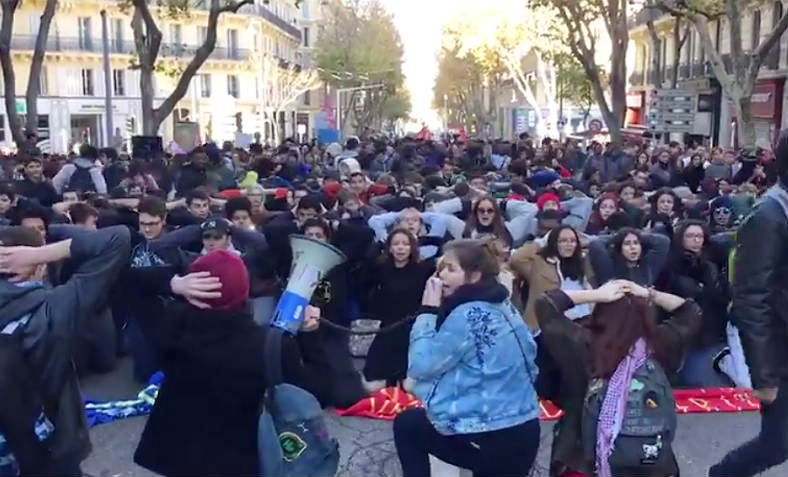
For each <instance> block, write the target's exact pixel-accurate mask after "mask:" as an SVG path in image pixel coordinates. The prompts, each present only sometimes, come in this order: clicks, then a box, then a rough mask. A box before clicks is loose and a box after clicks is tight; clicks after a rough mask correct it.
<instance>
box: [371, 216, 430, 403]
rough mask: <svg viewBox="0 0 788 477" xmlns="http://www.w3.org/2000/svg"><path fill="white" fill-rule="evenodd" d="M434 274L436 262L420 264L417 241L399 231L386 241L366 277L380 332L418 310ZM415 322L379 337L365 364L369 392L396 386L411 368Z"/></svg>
mask: <svg viewBox="0 0 788 477" xmlns="http://www.w3.org/2000/svg"><path fill="white" fill-rule="evenodd" d="M434 271H435V260H426V261H420V260H419V248H418V242H417V241H416V237H415V236H414V235H413V234H412V233H411V232H410V231H408V230H406V229H401V228H397V229H394V230H393V231H391V233H390V234H389V235H388V238H387V239H386V243H385V247H384V249H383V253H382V255H381V256H380V257H379V258H378V259H377V260H376V261H375V262H374V263H372V264H370V265H369V269H368V270H367V272H366V273H365V277H366V278H367V283H366V285H365V287H364V290H367V291H368V292H369V297H368V305H367V309H368V311H369V312H370V314H371V315H372V316H374V317H375V318H377V319H379V320H380V326H381V328H385V327H387V326H391V325H393V324H395V323H399V322H401V321H402V320H406V319H407V318H408V317H409V316H410V315H413V314H414V313H416V311H417V310H418V309H419V303H420V300H421V294H422V292H423V290H424V285H425V283H427V278H429V276H430V275H432V274H433V272H434ZM412 324H413V322H412V321H408V322H407V323H406V324H404V325H402V326H399V327H397V328H394V329H393V330H391V331H387V332H385V333H378V334H376V335H375V338H374V339H373V340H372V344H371V345H370V347H369V351H368V352H367V360H366V362H365V363H364V379H365V382H364V385H365V387H366V389H367V391H369V392H374V391H377V390H379V389H382V388H383V387H385V386H387V385H388V386H394V385H397V383H399V382H400V381H402V380H404V379H405V375H406V371H407V367H408V336H409V333H410V328H411V326H412Z"/></svg>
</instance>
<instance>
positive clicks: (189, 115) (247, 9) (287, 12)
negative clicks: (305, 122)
mask: <svg viewBox="0 0 788 477" xmlns="http://www.w3.org/2000/svg"><path fill="white" fill-rule="evenodd" d="M119 3H120V2H118V1H111V0H79V1H77V0H63V1H60V2H59V6H58V10H57V13H56V14H55V17H54V19H53V22H52V25H51V28H50V33H49V39H48V47H47V53H46V58H45V61H44V67H43V70H42V74H41V79H40V83H41V93H40V96H39V99H38V115H39V119H38V125H39V131H38V132H39V139H40V140H41V141H42V142H41V144H40V147H41V148H42V149H43V150H45V151H51V152H55V153H63V152H66V151H68V150H70V149H71V148H73V147H74V145H76V144H80V143H84V142H89V143H91V144H96V145H100V146H106V145H113V146H117V145H119V144H121V143H127V142H128V140H129V138H130V137H131V136H133V135H135V134H138V133H139V132H140V131H141V120H142V118H141V106H140V86H139V72H138V71H137V70H136V69H134V67H133V62H134V60H135V58H136V52H135V48H134V39H133V33H132V30H131V17H130V14H131V12H127V11H124V10H123V9H121V7H120V5H119ZM43 6H44V2H43V1H42V0H26V1H24V2H23V3H22V5H21V6H20V8H19V9H18V11H17V13H16V16H15V19H14V32H13V40H12V44H11V50H12V55H13V61H14V71H15V72H16V89H17V91H16V94H17V100H16V102H17V111H18V112H20V113H23V114H24V113H25V112H26V111H25V109H26V108H25V107H24V92H25V89H26V87H27V81H28V71H29V67H30V60H31V57H32V55H33V48H34V45H35V39H36V36H35V35H36V32H37V31H38V25H39V22H40V15H41V12H42V10H43ZM102 10H105V11H106V14H107V23H108V41H109V51H110V74H111V75H112V78H111V82H110V84H111V88H112V91H111V92H110V93H111V95H112V111H111V113H110V114H112V119H113V125H114V131H112V132H110V133H109V134H108V132H107V131H106V127H105V115H106V114H107V111H106V108H105V95H106V91H105V78H104V66H103V56H102V55H103V35H102V32H103V28H102V18H101V15H100V12H101V11H102ZM153 10H154V13H155V11H156V9H155V8H154V9H153ZM207 18H208V14H207V11H206V10H204V9H200V8H199V7H198V8H194V9H192V11H190V13H189V15H188V16H184V17H183V18H177V19H174V20H172V19H169V18H164V17H162V18H159V19H158V26H159V28H160V30H161V31H162V34H163V40H162V46H161V49H160V53H159V58H158V65H159V66H161V67H162V68H160V69H161V70H162V72H161V73H156V75H155V78H154V84H155V89H156V93H155V101H154V104H158V103H160V102H161V101H163V100H164V99H165V98H166V97H167V95H169V93H170V92H171V91H172V89H173V88H174V86H175V83H176V81H177V76H175V75H171V74H168V73H167V72H168V71H171V72H175V74H178V73H177V72H178V71H179V69H180V68H183V67H185V65H186V64H187V62H188V61H189V60H191V58H192V56H193V52H194V51H195V50H196V49H197V48H198V47H199V46H200V45H201V44H202V40H203V38H204V37H205V35H206V32H207V30H206V25H207ZM299 21H300V15H299V11H298V10H297V9H296V7H295V5H294V4H293V2H291V1H289V0H271V1H270V2H269V3H268V4H263V1H262V0H256V3H255V4H254V5H246V6H244V7H242V9H241V10H240V11H239V12H238V13H237V14H231V13H224V14H222V15H221V16H220V18H219V25H218V28H217V43H216V48H215V50H214V51H213V53H212V54H211V56H210V57H209V58H208V60H207V61H206V62H205V63H204V64H203V66H202V67H201V69H200V70H199V72H198V74H197V75H195V76H194V78H193V79H192V80H191V84H190V87H189V91H188V93H187V94H186V95H185V96H184V98H183V99H182V100H181V101H180V102H179V103H178V105H177V107H176V109H175V110H174V111H173V114H171V115H170V117H169V118H168V119H167V120H166V121H165V122H164V123H163V124H162V125H161V128H160V130H159V134H160V135H161V136H162V137H163V142H164V144H165V145H168V144H171V142H172V141H173V140H174V139H176V138H177V139H178V143H179V144H180V143H182V142H190V141H191V140H190V139H188V140H187V139H183V138H184V137H188V136H183V135H182V134H181V133H180V131H183V130H184V128H181V127H180V125H181V124H194V123H196V124H197V125H198V131H199V133H198V134H199V137H198V138H195V140H196V139H199V140H203V141H204V140H207V139H211V140H214V141H217V142H221V141H224V140H235V139H236V137H237V133H243V134H244V135H246V137H250V136H252V135H254V134H255V133H258V132H259V133H261V135H262V136H263V139H265V134H266V131H265V130H264V129H263V128H262V127H261V125H262V124H263V121H262V120H261V115H262V107H261V105H260V92H261V90H262V88H263V87H264V85H262V84H261V75H260V58H261V57H262V56H263V55H270V56H273V57H276V58H279V59H280V60H281V61H284V62H300V61H301V59H302V52H301V45H302V29H301V27H300V26H299ZM2 92H3V91H2V90H1V89H0V95H1V94H2ZM298 107H299V104H295V105H293V107H292V111H287V112H285V113H283V114H282V118H281V120H280V124H281V126H282V127H283V129H284V133H285V134H286V135H291V134H294V132H295V131H296V130H297V124H296V122H297V109H298ZM187 129H188V128H187ZM180 145H181V147H183V148H185V149H189V148H191V147H192V146H193V144H180ZM0 147H3V148H11V147H13V142H12V137H11V132H10V130H9V127H8V121H7V114H6V112H5V107H4V106H3V105H2V104H0Z"/></svg>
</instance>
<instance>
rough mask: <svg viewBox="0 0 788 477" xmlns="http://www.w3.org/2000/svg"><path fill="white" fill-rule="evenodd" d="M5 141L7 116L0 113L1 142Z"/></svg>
mask: <svg viewBox="0 0 788 477" xmlns="http://www.w3.org/2000/svg"><path fill="white" fill-rule="evenodd" d="M3 141H5V116H3V115H2V114H0V142H3Z"/></svg>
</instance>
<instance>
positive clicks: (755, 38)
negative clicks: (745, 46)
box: [750, 10, 761, 50]
mask: <svg viewBox="0 0 788 477" xmlns="http://www.w3.org/2000/svg"><path fill="white" fill-rule="evenodd" d="M760 44H761V11H760V10H755V11H753V12H752V40H751V42H750V45H751V48H752V49H753V50H755V49H756V48H758V45H760Z"/></svg>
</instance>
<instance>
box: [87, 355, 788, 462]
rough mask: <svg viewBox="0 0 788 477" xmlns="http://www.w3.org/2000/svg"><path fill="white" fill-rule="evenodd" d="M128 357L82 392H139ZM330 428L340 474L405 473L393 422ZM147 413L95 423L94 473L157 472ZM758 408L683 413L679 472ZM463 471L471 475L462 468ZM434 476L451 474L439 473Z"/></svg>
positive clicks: (541, 458) (754, 420)
mask: <svg viewBox="0 0 788 477" xmlns="http://www.w3.org/2000/svg"><path fill="white" fill-rule="evenodd" d="M130 375H131V371H130V362H129V361H128V360H123V361H122V363H121V366H120V367H119V368H118V369H117V370H116V371H114V372H113V373H110V374H107V375H103V376H92V377H88V378H86V379H85V380H83V391H84V393H85V394H86V395H87V396H89V397H91V398H93V399H122V398H130V397H133V396H135V395H136V393H137V392H138V391H139V389H140V386H139V385H137V384H136V383H134V382H133V381H132V380H131V379H130ZM326 415H327V417H328V423H329V427H330V430H331V432H332V434H333V435H334V437H336V438H337V439H338V440H339V444H340V452H341V462H340V470H339V473H338V475H341V476H352V477H366V476H370V477H371V476H386V477H398V476H400V475H402V474H401V469H400V466H399V462H398V461H397V455H396V452H395V450H394V441H393V437H392V433H391V423H389V422H385V421H377V420H372V419H361V418H352V417H342V418H340V417H337V416H336V415H334V414H333V413H331V412H330V411H327V413H326ZM145 419H146V418H145V417H136V418H131V419H125V420H121V421H116V422H113V423H109V424H103V425H99V426H96V427H94V428H93V429H91V432H90V434H91V438H92V441H93V453H92V454H91V455H90V457H89V458H88V459H87V460H86V461H85V462H84V463H83V466H82V467H83V470H84V471H85V472H86V473H87V474H88V475H91V476H102V477H109V476H113V477H115V476H117V477H120V476H153V475H156V474H154V473H152V472H150V471H148V470H146V469H143V468H141V467H139V466H137V465H135V464H134V462H132V455H133V453H134V449H135V448H136V446H137V441H138V440H139V436H140V433H141V432H142V429H143V427H144V425H145ZM759 424H760V418H759V415H758V413H733V414H723V413H720V414H690V415H681V416H679V427H678V433H677V436H676V442H675V443H674V451H675V452H676V454H677V457H678V460H679V465H680V466H681V473H682V475H684V476H705V475H706V471H707V469H708V467H709V466H710V465H711V464H713V463H716V462H717V461H718V460H719V459H720V458H721V457H722V456H723V455H725V453H726V452H727V451H728V450H730V449H732V448H733V447H735V446H737V445H739V444H740V443H742V442H744V441H745V440H747V439H749V438H751V437H752V436H754V435H755V434H756V433H757V430H758V426H759ZM551 429H552V424H550V423H543V424H542V443H541V445H540V448H539V455H538V457H537V463H536V465H535V466H534V469H533V470H532V472H531V475H534V476H546V475H547V465H548V459H549V453H550V441H551V439H552V437H551V432H550V431H551ZM463 475H469V474H467V473H463ZM762 475H763V476H768V477H778V476H779V477H784V476H786V475H788V464H785V463H784V464H783V465H781V466H778V467H774V468H772V469H770V470H769V471H767V472H765V473H764V474H762ZM435 477H450V476H442V475H436V476H435Z"/></svg>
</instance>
